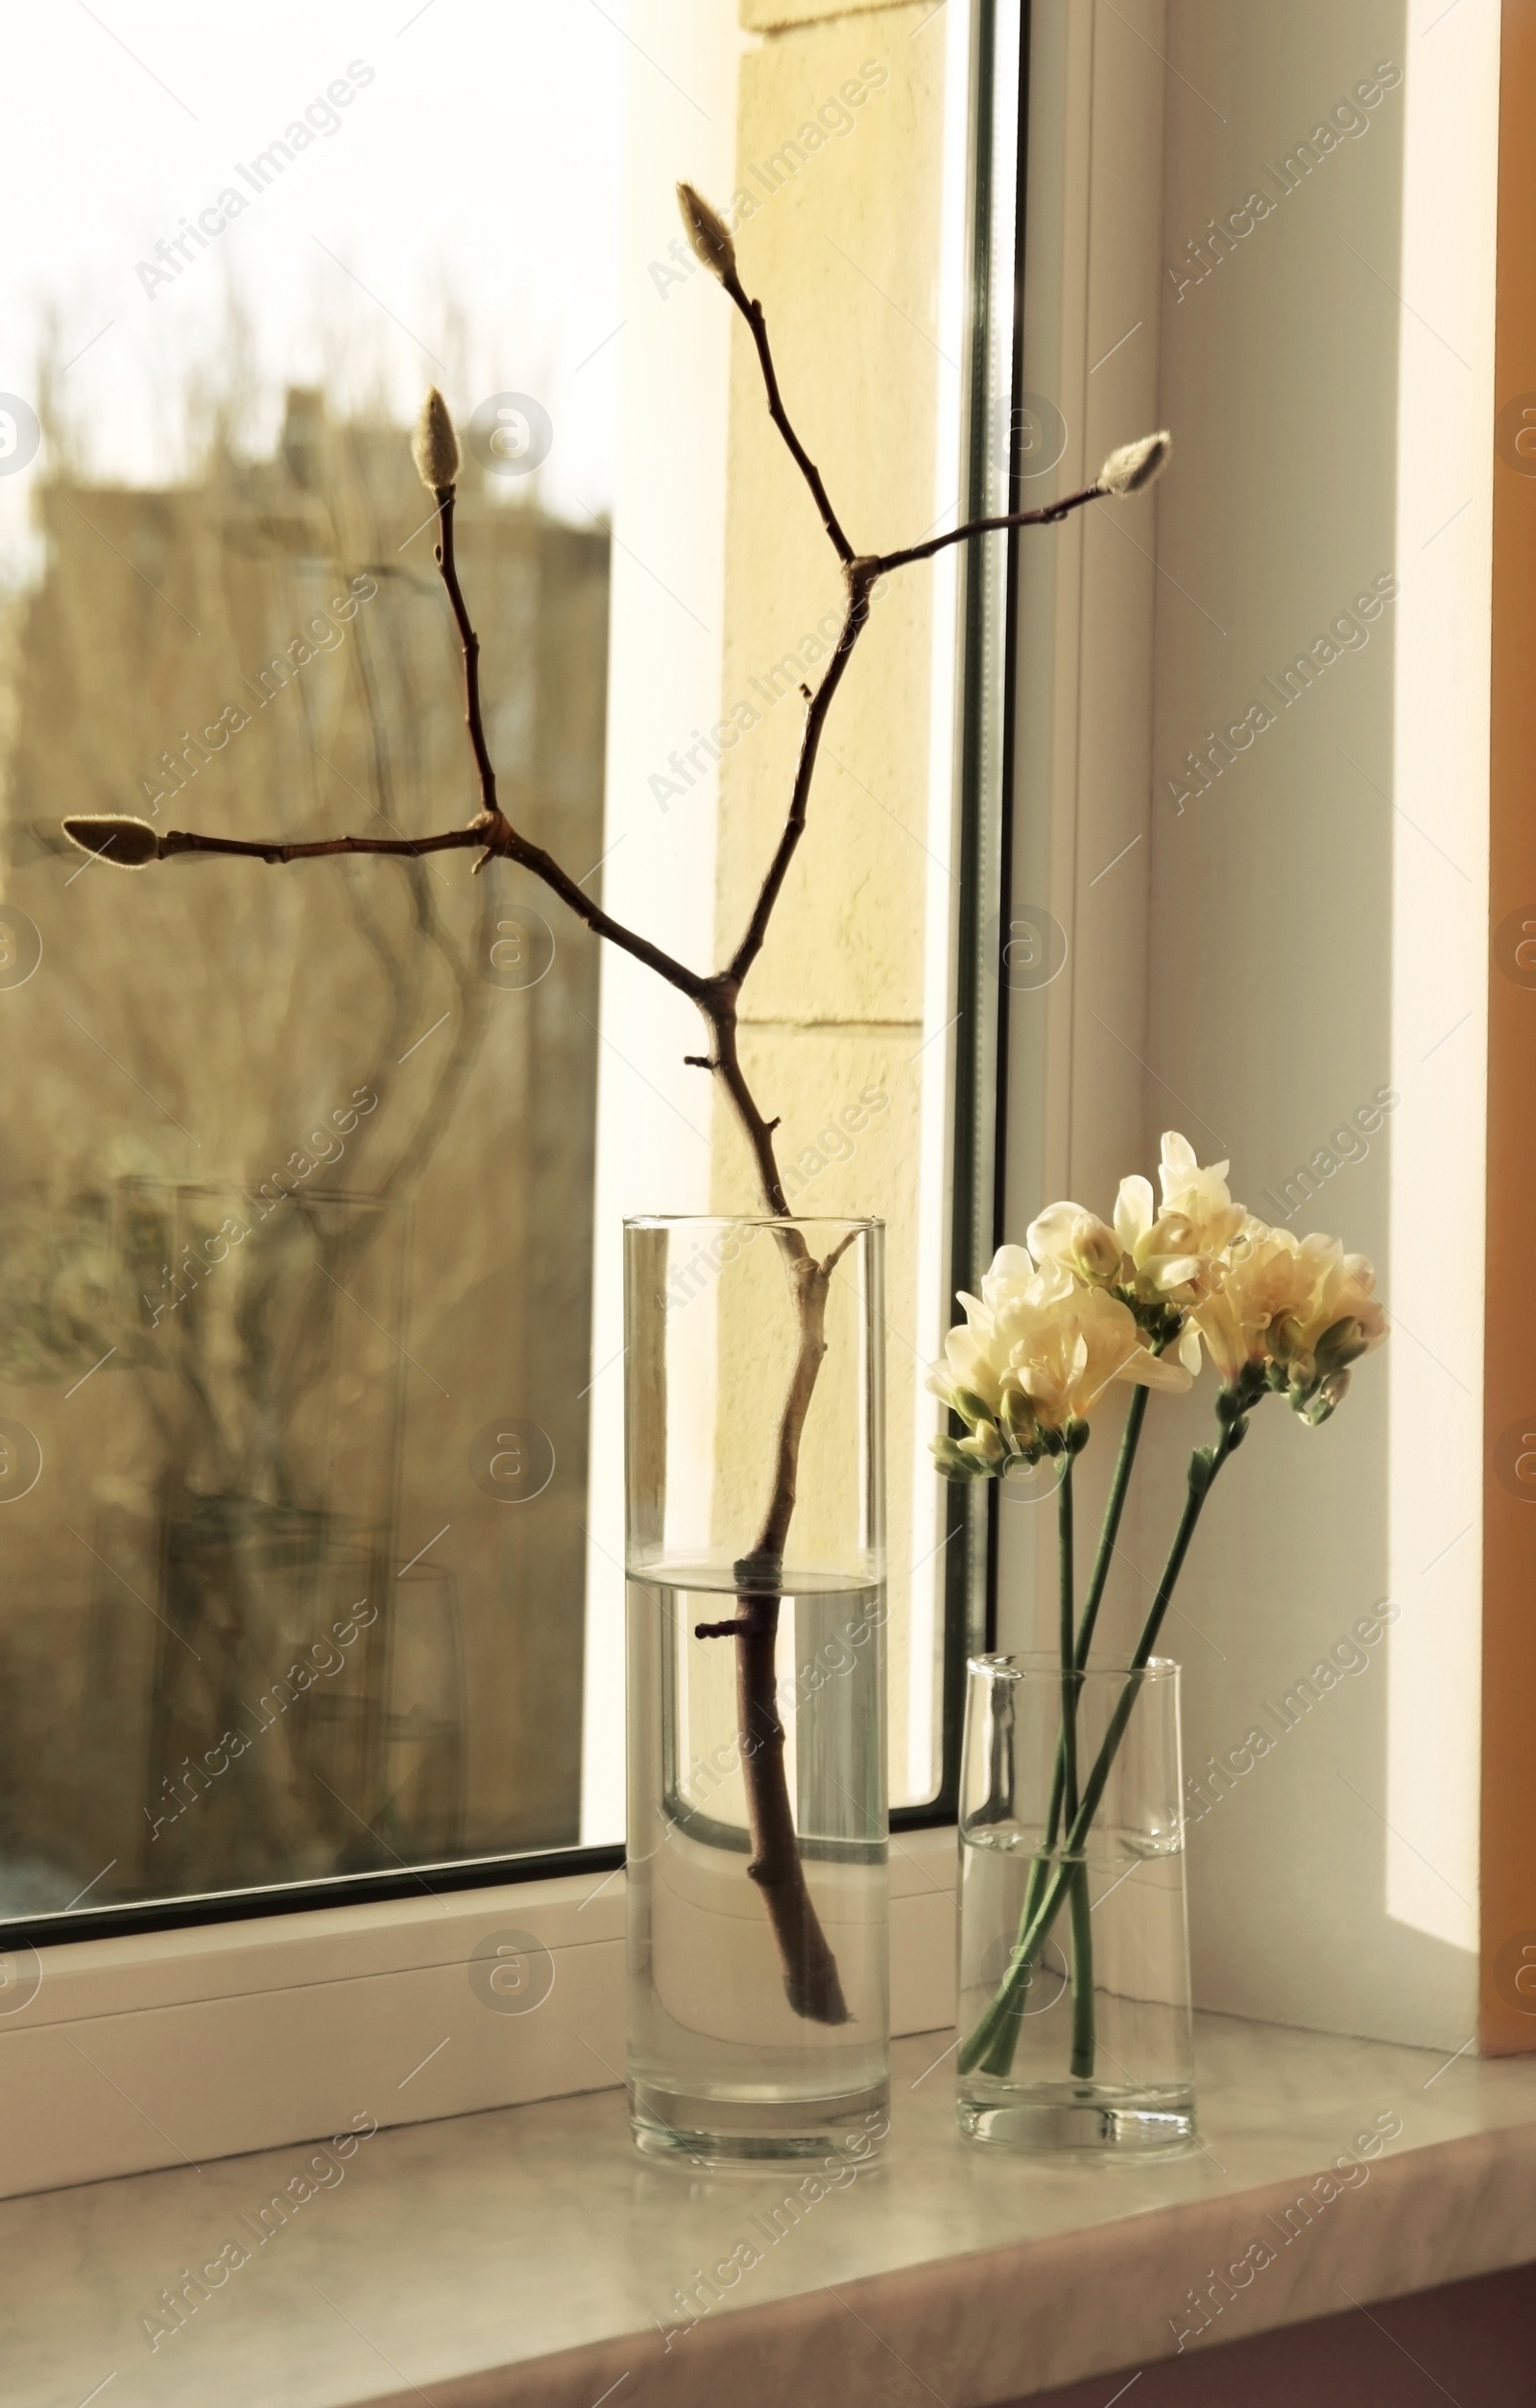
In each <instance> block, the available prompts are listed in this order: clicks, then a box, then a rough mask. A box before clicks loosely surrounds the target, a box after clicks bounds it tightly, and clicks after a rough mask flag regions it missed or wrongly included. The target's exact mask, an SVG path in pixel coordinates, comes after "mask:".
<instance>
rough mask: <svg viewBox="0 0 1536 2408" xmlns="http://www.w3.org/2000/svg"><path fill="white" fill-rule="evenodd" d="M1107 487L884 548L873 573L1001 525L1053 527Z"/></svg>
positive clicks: (1098, 497) (1103, 495)
mask: <svg viewBox="0 0 1536 2408" xmlns="http://www.w3.org/2000/svg"><path fill="white" fill-rule="evenodd" d="M1107 492H1108V489H1107V488H1106V487H1104V486H1102V485H1085V486H1083V487H1082V488H1081V489H1080V490H1079V491H1078V492H1076V493H1064V494H1063V496H1062V498H1061V500H1060V501H1059V502H1045V503H1043V504H1042V505H1041V507H1040V508H1039V509H1037V510H1011V511H1007V512H1005V513H1003V515H1002V516H1001V517H1000V518H971V519H968V520H967V521H966V523H965V525H964V526H963V527H951V528H950V529H949V531H948V535H942V536H929V538H928V540H927V542H926V543H913V544H909V545H908V546H907V549H906V550H905V551H904V552H885V553H882V554H881V555H880V557H879V559H878V560H876V562H875V570H876V575H877V576H880V577H884V576H886V575H888V573H889V572H890V571H891V570H892V569H893V568H906V567H908V566H909V565H910V564H911V562H912V561H913V560H932V558H933V556H934V554H935V552H942V551H944V549H945V547H946V546H947V545H948V544H951V543H969V542H970V540H971V537H972V536H990V535H996V534H997V533H998V532H999V530H1001V529H1002V528H1004V527H1054V526H1057V525H1059V524H1060V522H1061V520H1062V519H1064V518H1069V517H1070V515H1071V513H1072V512H1073V511H1074V510H1081V509H1082V508H1083V505H1084V504H1085V502H1101V501H1103V500H1105V498H1106V496H1107Z"/></svg>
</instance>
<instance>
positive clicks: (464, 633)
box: [432, 485, 502, 820]
mask: <svg viewBox="0 0 1536 2408" xmlns="http://www.w3.org/2000/svg"><path fill="white" fill-rule="evenodd" d="M432 494H433V499H434V500H435V502H436V503H437V506H438V539H437V544H436V547H435V550H434V553H433V558H434V559H435V560H436V561H437V564H438V568H439V570H440V572H441V574H442V578H443V583H444V586H445V587H446V589H447V596H448V608H450V609H451V611H452V612H453V624H454V626H455V627H456V628H457V629H458V631H459V645H460V649H461V651H462V652H463V655H464V724H465V726H466V727H468V730H469V743H470V747H471V749H472V751H473V752H474V765H475V768H476V770H477V771H478V772H479V774H480V805H481V808H482V810H484V811H487V812H489V813H490V814H491V816H492V818H493V819H497V820H499V819H500V818H501V816H502V812H501V805H500V804H499V803H498V802H497V800H496V773H495V770H494V769H493V768H492V761H491V750H490V747H489V746H488V744H487V743H486V730H485V720H484V717H483V715H482V713H481V709H480V638H479V636H478V635H477V634H476V633H475V632H474V628H473V625H472V623H471V621H470V618H469V613H468V609H467V608H465V601H464V591H463V588H462V587H461V585H460V584H459V566H458V561H457V560H456V559H455V557H454V550H453V487H452V486H451V485H438V486H434V487H433V489H432Z"/></svg>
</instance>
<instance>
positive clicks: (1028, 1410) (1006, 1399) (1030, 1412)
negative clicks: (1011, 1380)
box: [997, 1388, 1040, 1455]
mask: <svg viewBox="0 0 1536 2408" xmlns="http://www.w3.org/2000/svg"><path fill="white" fill-rule="evenodd" d="M997 1419H998V1420H999V1422H1000V1423H1001V1426H1002V1433H1003V1436H1004V1438H1005V1439H1006V1440H1007V1441H1008V1444H1009V1446H1010V1448H1011V1449H1012V1451H1013V1452H1014V1453H1015V1454H1016V1455H1027V1454H1028V1453H1029V1452H1030V1451H1031V1449H1032V1448H1033V1447H1035V1446H1036V1445H1038V1443H1039V1440H1040V1428H1039V1424H1038V1423H1037V1421H1036V1419H1035V1408H1034V1405H1033V1404H1032V1402H1031V1401H1030V1399H1029V1397H1028V1396H1027V1395H1025V1393H1024V1391H1023V1390H1022V1389H1021V1388H1005V1389H1004V1390H1003V1392H1002V1403H1001V1405H1000V1407H999V1408H998V1415H997Z"/></svg>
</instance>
